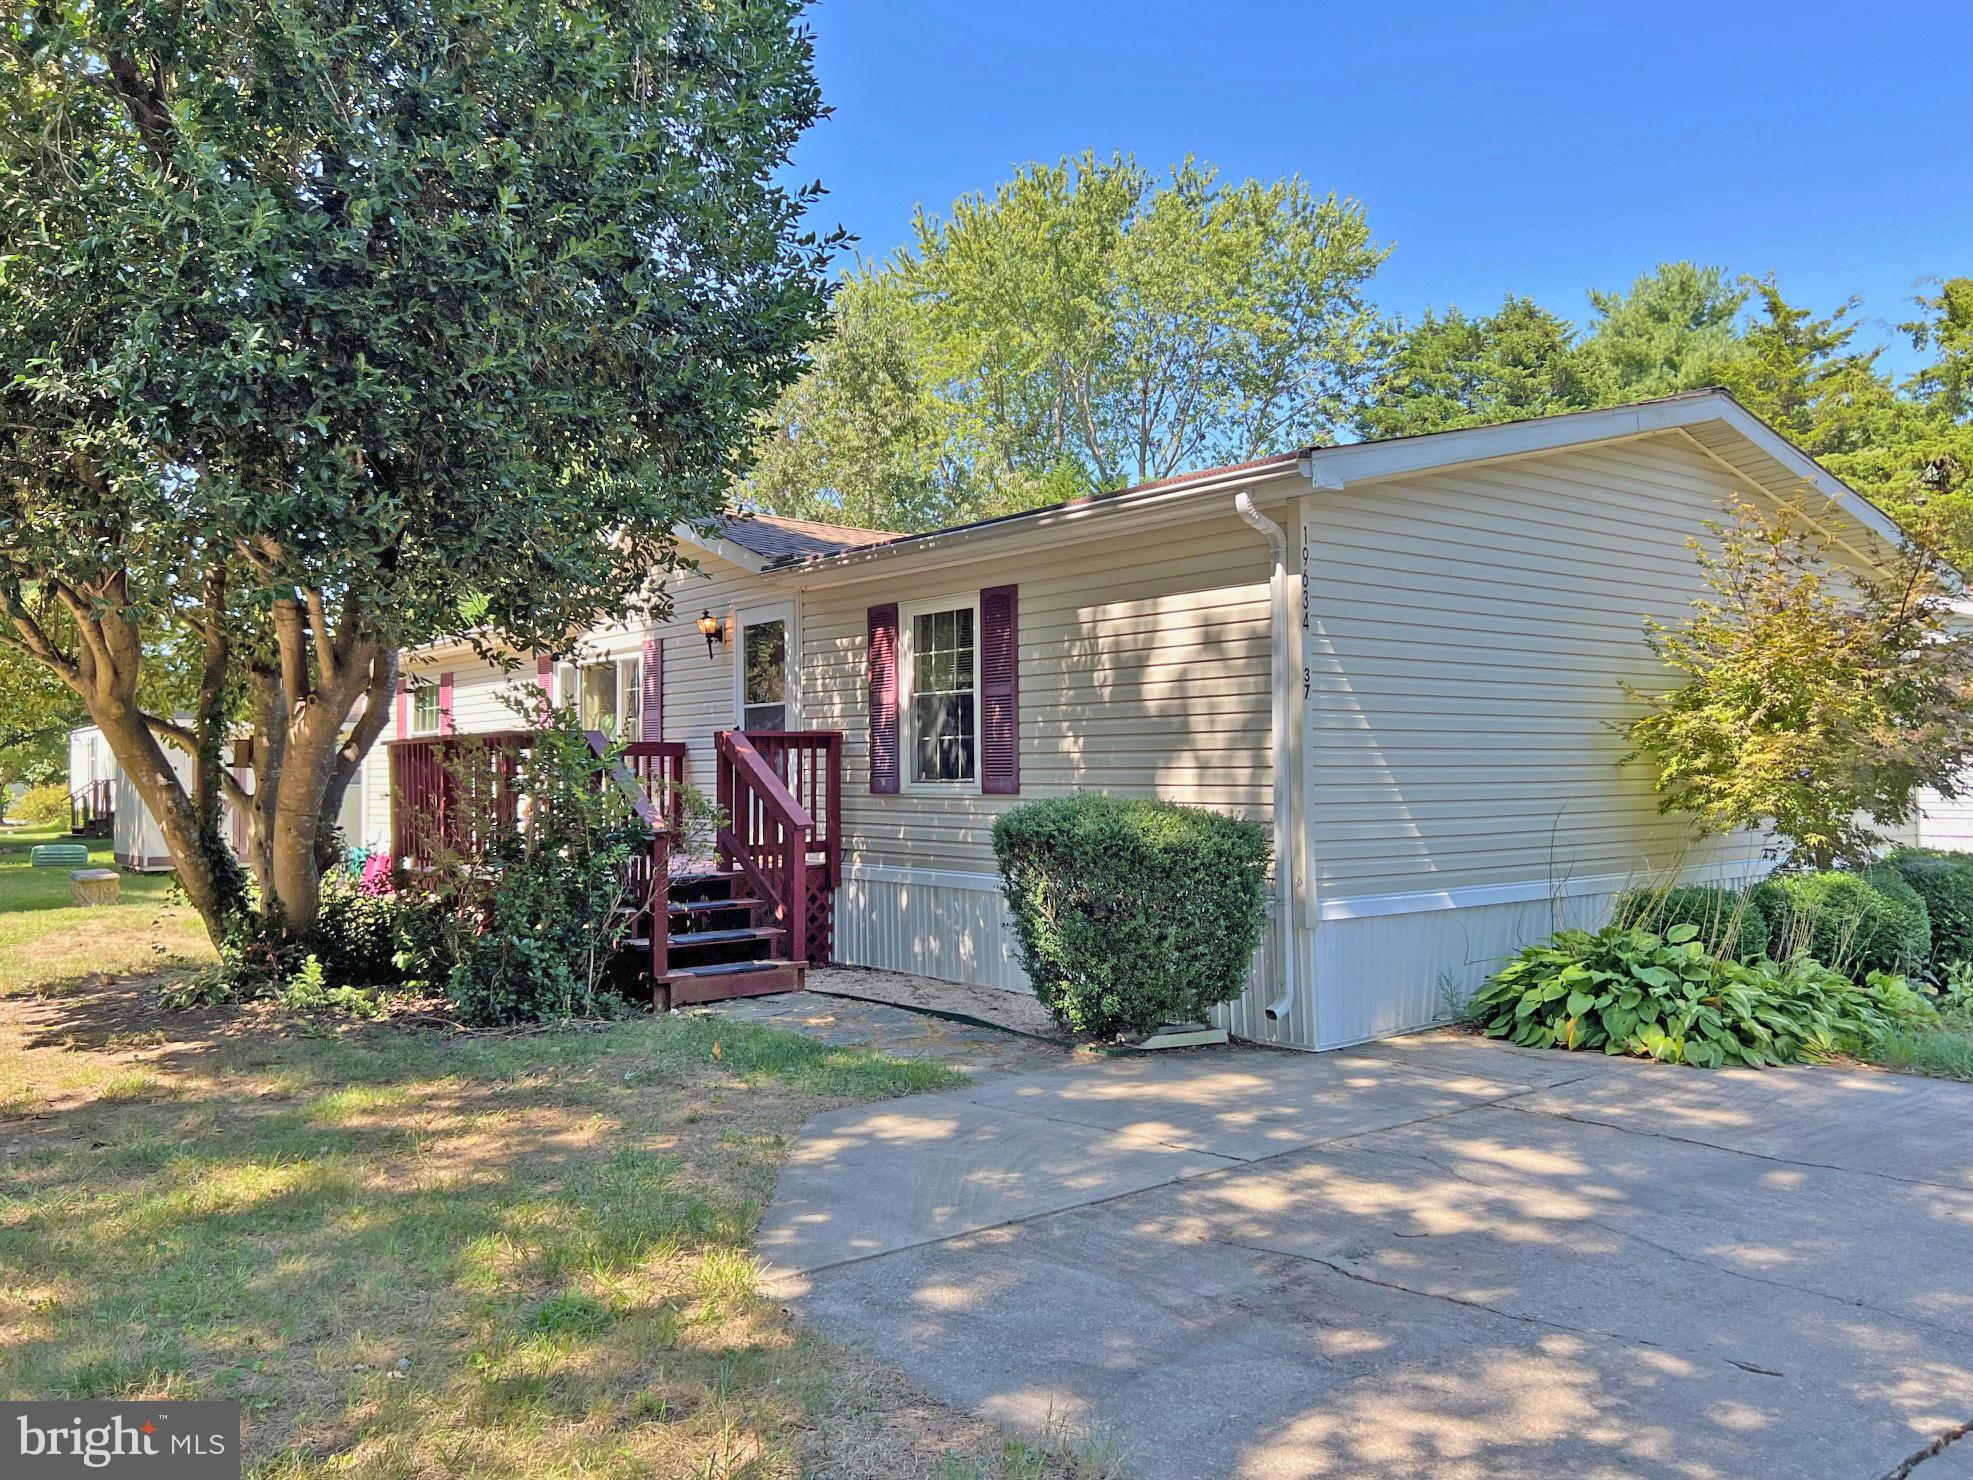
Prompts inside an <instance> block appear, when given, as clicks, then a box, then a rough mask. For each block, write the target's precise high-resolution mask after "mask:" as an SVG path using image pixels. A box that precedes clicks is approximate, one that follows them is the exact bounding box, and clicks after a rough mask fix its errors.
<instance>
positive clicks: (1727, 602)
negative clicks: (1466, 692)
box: [1625, 502, 1973, 867]
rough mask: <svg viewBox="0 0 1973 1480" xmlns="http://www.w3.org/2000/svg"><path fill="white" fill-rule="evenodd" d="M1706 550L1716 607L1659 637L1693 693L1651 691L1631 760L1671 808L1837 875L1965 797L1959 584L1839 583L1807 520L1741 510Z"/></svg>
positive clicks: (1925, 575) (1971, 664)
mask: <svg viewBox="0 0 1973 1480" xmlns="http://www.w3.org/2000/svg"><path fill="white" fill-rule="evenodd" d="M1712 530H1713V533H1715V534H1716V535H1717V537H1718V541H1719V543H1718V547H1717V548H1713V547H1711V546H1709V545H1707V544H1704V543H1702V542H1701V541H1698V540H1696V539H1695V540H1693V541H1691V542H1690V544H1691V547H1692V549H1693V551H1694V552H1695V555H1696V557H1697V559H1698V561H1699V566H1700V570H1701V573H1702V575H1703V577H1704V581H1705V585H1706V587H1707V590H1708V593H1709V594H1707V595H1704V596H1701V597H1699V598H1696V599H1695V600H1694V601H1693V602H1692V605H1691V614H1690V615H1689V616H1688V617H1686V618H1685V619H1684V620H1682V621H1680V622H1678V623H1675V624H1674V623H1665V622H1660V621H1656V620H1650V621H1647V622H1646V624H1645V638H1646V641H1647V642H1648V643H1649V644H1650V647H1651V650H1652V651H1653V652H1654V653H1655V654H1656V655H1657V656H1658V658H1659V660H1660V661H1661V662H1663V663H1664V665H1665V667H1666V668H1667V669H1668V670H1669V671H1670V674H1671V675H1672V676H1673V677H1674V678H1675V679H1677V680H1678V681H1679V682H1678V687H1675V688H1669V689H1664V690H1660V691H1657V692H1651V693H1645V692H1640V691H1639V690H1638V689H1637V688H1636V687H1635V686H1633V685H1630V684H1626V685H1625V689H1626V691H1627V692H1628V693H1629V694H1630V695H1631V697H1632V698H1634V699H1636V700H1638V701H1639V702H1640V703H1641V704H1642V705H1643V706H1644V707H1645V713H1643V714H1642V715H1641V716H1639V717H1638V718H1637V719H1635V720H1633V721H1631V722H1630V724H1629V725H1628V727H1627V733H1628V737H1629V739H1630V742H1631V745H1632V747H1633V749H1632V751H1631V753H1630V755H1629V756H1628V757H1627V759H1628V760H1632V761H1644V762H1646V763H1648V764H1649V765H1650V767H1651V769H1652V771H1653V773H1654V784H1655V787H1656V789H1657V791H1658V794H1659V809H1660V810H1661V811H1665V812H1673V811H1677V812H1683V813H1687V814H1689V815H1691V816H1692V817H1693V818H1695V819H1696V820H1697V822H1698V824H1699V827H1700V829H1701V831H1704V832H1711V833H1728V832H1734V831H1739V830H1743V829H1744V830H1749V831H1756V832H1758V831H1771V832H1773V833H1775V834H1777V835H1779V836H1780V837H1781V838H1783V839H1786V840H1787V841H1788V842H1789V843H1791V844H1793V845H1795V846H1796V847H1797V848H1799V849H1800V850H1801V851H1802V852H1803V853H1804V854H1806V855H1807V857H1808V858H1810V859H1811V860H1813V861H1814V862H1815V863H1816V864H1817V865H1818V866H1820V867H1827V866H1828V865H1829V864H1830V863H1832V862H1835V861H1838V860H1844V859H1848V860H1860V859H1863V858H1866V857H1868V856H1869V855H1870V853H1871V851H1872V850H1873V849H1874V848H1875V847H1876V846H1877V844H1878V843H1880V842H1881V834H1880V832H1879V830H1878V829H1879V828H1881V827H1888V826H1893V825H1896V824H1898V823H1901V822H1904V821H1905V820H1906V819H1908V818H1909V817H1910V816H1911V813H1912V809H1913V806H1914V805H1915V802H1914V799H1915V797H1916V795H1917V793H1918V791H1919V789H1920V788H1922V787H1932V788H1935V789H1936V790H1938V791H1939V792H1941V793H1943V794H1944V795H1946V796H1956V795H1958V794H1959V793H1960V791H1961V789H1962V787H1963V785H1964V782H1963V780H1962V777H1963V776H1964V774H1965V772H1966V768H1967V766H1968V764H1969V762H1973V638H1969V636H1968V634H1967V633H1966V632H1965V631H1964V630H1963V628H1961V627H1960V625H1959V624H1958V623H1957V622H1956V619H1955V618H1954V616H1953V612H1952V608H1951V602H1950V590H1949V587H1948V585H1947V582H1946V579H1945V573H1944V571H1943V569H1942V567H1941V566H1940V565H1939V564H1938V562H1937V561H1936V560H1934V559H1932V558H1931V557H1930V556H1927V555H1924V554H1921V553H1919V552H1916V551H1909V552H1906V554H1905V555H1904V556H1903V557H1902V558H1901V560H1900V561H1899V562H1898V567H1897V568H1896V569H1895V570H1894V571H1893V572H1892V573H1891V575H1890V576H1889V577H1888V578H1886V579H1882V580H1876V579H1870V578H1867V577H1864V576H1862V575H1859V574H1857V573H1855V572H1852V571H1847V570H1842V571H1839V570H1837V569H1836V568H1834V567H1833V566H1832V564H1831V562H1830V559H1829V556H1828V546H1827V541H1826V539H1825V538H1824V537H1823V536H1822V535H1821V534H1819V533H1817V532H1815V530H1814V526H1813V525H1812V523H1811V522H1810V521H1809V520H1808V518H1807V517H1806V515H1805V514H1804V512H1803V511H1802V510H1801V509H1800V508H1798V507H1795V506H1793V505H1790V506H1787V507H1784V508H1782V509H1781V510H1780V511H1779V512H1778V513H1774V514H1769V513H1767V512H1765V511H1764V510H1762V509H1761V508H1759V507H1757V506H1755V505H1753V504H1750V503H1744V502H1742V503H1736V504H1735V505H1734V506H1733V518H1732V520H1731V521H1730V522H1729V523H1726V524H1723V525H1715V526H1712Z"/></svg>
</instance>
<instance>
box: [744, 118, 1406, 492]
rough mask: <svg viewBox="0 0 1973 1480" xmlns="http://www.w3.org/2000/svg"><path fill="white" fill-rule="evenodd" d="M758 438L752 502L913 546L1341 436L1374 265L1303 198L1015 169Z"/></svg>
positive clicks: (1089, 170)
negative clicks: (907, 535) (942, 527)
mask: <svg viewBox="0 0 1973 1480" xmlns="http://www.w3.org/2000/svg"><path fill="white" fill-rule="evenodd" d="M913 238H914V239H913V241H912V242H911V244H910V245H909V246H907V247H905V248H904V249H903V250H901V251H899V252H897V253H895V254H894V255H893V256H892V257H891V258H889V259H888V260H887V261H885V262H884V263H882V264H881V265H879V266H876V267H872V268H870V269H868V270H867V271H866V272H865V273H864V274H863V275H861V276H860V277H858V278H857V279H855V280H853V281H852V283H851V284H850V285H849V287H848V289H847V290H846V291H845V292H844V293H843V294H842V295H841V297H840V300H839V305H838V310H839V311H838V313H837V315H836V318H835V321H834V328H835V331H836V338H835V341H834V343H832V345H831V346H830V347H829V348H828V349H826V350H825V351H824V352H823V353H822V354H821V355H820V356H819V357H818V360H817V364H816V369H815V371H814V373H813V374H812V375H811V376H809V377H808V379H807V380H805V381H804V382H803V383H802V384H801V385H800V386H799V387H798V388H796V389H795V390H793V391H791V392H790V393H789V394H788V396H787V397H786V398H785V399H784V400H783V401H782V403H781V404H780V405H779V406H778V407H777V408H776V411H775V414H774V416H773V417H772V418H770V421H769V425H770V430H769V433H768V436H767V439H766V444H765V447H764V450H763V454H762V458H761V463H760V467H759V470H758V472H757V473H756V475H755V476H754V478H753V480H752V482H751V484H750V485H749V488H750V492H751V493H752V495H753V496H754V497H755V498H756V499H758V500H759V501H760V502H762V503H764V504H766V505H768V506H770V507H773V508H776V509H780V510H783V511H786V512H797V513H805V514H811V515H815V514H820V515H823V516H834V517H845V518H854V519H858V520H860V521H863V522H877V523H881V524H885V525H887V526H889V527H892V528H900V529H916V528H924V527H927V526H929V525H932V524H936V523H939V522H944V521H947V520H949V519H951V518H954V517H971V516H978V515H982V514H989V513H1001V512H1006V511H1008V510H1012V509H1020V508H1026V507H1032V506H1033V505H1036V504H1040V503H1046V502H1049V501H1052V500H1055V499H1059V498H1064V497H1069V496H1073V495H1078V494H1084V493H1089V492H1094V491H1098V490H1103V489H1113V488H1118V487H1121V486H1123V485H1126V484H1130V483H1136V482H1143V481H1146V480H1150V479H1156V478H1162V477H1165V476H1167V475H1168V474H1171V473H1176V472H1181V471H1184V470H1185V469H1188V468H1194V467H1198V466H1201V465H1203V464H1208V463H1214V462H1230V461H1237V460H1240V459H1244V458H1250V457H1254V456H1257V455H1260V454H1263V453H1270V452H1276V451H1279V450H1282V449H1284V448H1293V447H1299V446H1303V445H1306V444H1307V443H1309V442H1312V441H1318V440H1322V439H1325V438H1327V437H1330V436H1332V435H1334V434H1335V432H1336V431H1337V430H1338V428H1339V427H1340V426H1341V425H1342V424H1343V423H1344V421H1345V419H1346V418H1347V416H1348V413H1349V411H1350V409H1351V407H1352V406H1353V405H1354V403H1355V397H1356V393H1357V389H1358V386H1359V384H1360V382H1361V381H1362V380H1363V378H1364V377H1365V375H1366V374H1367V372H1368V371H1369V369H1370V368H1371V365H1372V362H1373V354H1374V350H1375V347H1376V343H1377V329H1378V323H1379V320H1378V318H1377V315H1376V312H1375V310H1374V309H1373V308H1372V306H1371V305H1370V303H1369V301H1368V297H1367V294H1368V287H1369V283H1370V281H1371V279H1372V277H1373V276H1374V274H1375V273H1376V270H1377V267H1378V265H1379V264H1380V263H1381V262H1382V261H1383V260H1384V257H1385V255H1386V250H1385V248H1383V247H1381V246H1379V245H1378V244H1377V243H1376V242H1375V241H1374V240H1373V239H1372V237H1371V235H1370V228H1369V224H1368V221H1367V219H1366V216H1365V213H1364V211H1363V208H1362V207H1361V206H1360V205H1359V204H1357V203H1356V202H1355V201H1351V200H1341V199H1338V198H1337V197H1335V196H1333V195H1327V194H1322V193H1318V192H1317V191H1315V190H1313V189H1312V188H1311V187H1310V186H1309V185H1308V184H1307V182H1305V181H1303V180H1301V179H1300V178H1290V179H1285V180H1276V181H1271V182H1269V181H1260V180H1239V181H1229V180H1225V179H1222V178H1221V177H1220V176H1219V175H1218V174H1217V173H1216V172H1215V171H1214V170H1212V169H1211V168H1210V167H1207V166H1204V165H1200V164H1196V163H1194V162H1192V161H1189V160H1188V161H1186V162H1185V163H1183V164H1180V165H1178V166H1177V167H1176V168H1174V169H1172V170H1171V171H1169V172H1168V173H1166V174H1164V175H1160V174H1158V173H1157V172H1155V171H1152V170H1148V169H1146V168H1144V167H1143V166H1141V165H1139V164H1138V163H1137V162H1136V161H1135V160H1134V159H1131V158H1129V157H1127V156H1118V157H1114V158H1111V159H1100V158H1097V157H1096V156H1094V155H1092V154H1085V155H1082V156H1081V157H1079V158H1077V159H1073V160H1068V159H1065V160H1063V161H1061V162H1060V163H1059V164H1055V165H1047V164H1034V165H1027V166H1024V167H1022V168H1021V169H1019V170H1017V171H1016V172H1015V174H1014V176H1013V178H1012V179H1010V180H1008V181H1007V182H1005V183H1004V184H1002V185H1000V186H999V187H998V188H996V189H995V190H994V191H993V192H992V193H991V194H987V195H976V196H969V197H966V198H964V199H962V200H960V201H958V202H956V203H955V204H954V206H953V208H952V210H951V212H950V214H949V215H946V216H943V217H941V216H934V215H929V214H924V213H921V214H920V215H919V217H918V218H917V220H916V222H915V223H914V229H913Z"/></svg>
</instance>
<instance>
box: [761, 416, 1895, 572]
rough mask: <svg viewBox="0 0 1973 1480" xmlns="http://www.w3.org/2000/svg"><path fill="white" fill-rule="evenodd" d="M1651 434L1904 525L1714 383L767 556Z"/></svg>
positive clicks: (1043, 527) (836, 563) (1017, 525)
mask: <svg viewBox="0 0 1973 1480" xmlns="http://www.w3.org/2000/svg"><path fill="white" fill-rule="evenodd" d="M1661 432H1678V433H1681V434H1683V435H1684V436H1685V437H1687V438H1688V439H1689V440H1690V441H1691V442H1692V443H1693V444H1694V445H1695V446H1696V447H1697V448H1698V449H1699V450H1700V451H1701V452H1703V453H1705V454H1706V455H1708V456H1709V457H1711V458H1713V459H1714V460H1715V461H1717V462H1719V463H1721V464H1722V465H1723V466H1725V467H1726V468H1727V469H1728V471H1730V472H1732V473H1733V474H1735V475H1736V476H1738V477H1741V478H1745V479H1747V480H1748V481H1750V482H1752V483H1754V484H1756V485H1758V486H1760V487H1761V488H1763V489H1765V490H1766V491H1768V492H1770V493H1772V494H1775V495H1776V496H1779V497H1787V496H1788V495H1790V494H1792V493H1794V492H1796V491H1797V490H1799V489H1801V488H1802V487H1804V486H1805V485H1806V486H1807V487H1808V488H1810V489H1812V490H1814V491H1815V492H1816V493H1817V494H1819V495H1821V496H1822V497H1823V498H1825V499H1826V500H1828V502H1829V503H1831V504H1833V505H1835V506H1837V507H1839V508H1841V509H1843V510H1844V512H1846V513H1847V514H1849V515H1850V516H1851V517H1852V518H1853V519H1855V520H1856V522H1857V523H1858V524H1860V525H1861V526H1863V527H1864V528H1865V529H1867V530H1869V531H1870V532H1871V533H1872V534H1874V535H1876V536H1877V537H1879V538H1880V539H1882V540H1884V541H1885V542H1886V543H1888V544H1891V545H1896V544H1898V543H1900V542H1901V541H1902V540H1903V539H1904V532H1903V530H1901V529H1900V528H1899V527H1898V525H1897V523H1896V521H1894V520H1893V519H1892V518H1891V517H1890V516H1889V515H1888V514H1886V513H1884V511H1883V510H1881V509H1879V508H1878V507H1877V506H1876V505H1875V504H1873V503H1871V502H1870V501H1869V500H1868V499H1866V498H1865V497H1864V496H1863V495H1862V494H1860V493H1858V492H1857V491H1856V490H1855V489H1853V488H1851V487H1850V486H1849V485H1848V484H1846V483H1844V482H1843V481H1842V480H1841V479H1839V478H1837V477H1836V476H1835V475H1834V474H1833V473H1831V472H1829V471H1828V470H1827V469H1825V468H1823V467H1821V466H1820V465H1819V464H1818V463H1816V461H1815V460H1814V459H1813V458H1811V457H1810V456H1809V455H1808V454H1807V453H1805V452H1803V451H1802V450H1801V449H1800V448H1798V447H1796V446H1795V445H1794V444H1793V443H1792V442H1790V441H1789V440H1788V439H1787V438H1785V437H1783V436H1782V435H1781V434H1780V433H1779V432H1777V431H1775V430H1774V428H1772V427H1770V426H1769V425H1768V424H1767V423H1766V422H1764V421H1762V420H1761V419H1760V418H1759V417H1758V416H1755V415H1754V413H1753V412H1751V411H1749V410H1748V409H1747V408H1746V407H1745V406H1742V405H1741V404H1740V402H1739V401H1737V400H1735V399H1734V398H1733V396H1732V395H1731V394H1730V393H1728V392H1727V391H1724V390H1718V389H1714V390H1700V391H1685V392H1681V393H1680V394H1678V395H1674V396H1665V397H1661V398H1658V399H1655V400H1649V401H1637V402H1632V403H1630V404H1628V405H1623V406H1611V407H1605V408H1601V409H1598V410H1592V411H1567V412H1562V413H1559V414H1557V415H1554V416H1538V417H1530V418H1528V419H1526V420H1523V421H1510V422H1497V423H1494V424H1492V425H1489V426H1478V427H1462V428H1459V429H1457V430H1453V431H1445V432H1423V433H1419V434H1416V435H1414V436H1409V437H1389V438H1384V439H1381V440H1378V441H1370V442H1348V443H1338V444H1336V445H1333V446H1324V447H1309V448H1304V449H1302V450H1301V451H1299V452H1285V453H1279V454H1277V455H1275V456H1273V457H1265V458H1258V459H1255V460H1253V461H1251V462H1243V463H1231V464H1228V465H1227V466H1224V467H1217V468H1202V469H1200V470H1198V471H1196V472H1191V473H1181V474H1179V475H1177V476H1176V477H1171V478H1163V479H1159V480H1157V481H1156V482H1151V483H1140V484H1137V485H1135V486H1133V487H1130V488H1124V489H1119V490H1117V491H1115V492H1113V493H1099V494H1091V495H1088V496H1086V497H1083V498H1079V499H1072V500H1070V501H1068V502H1066V503H1060V504H1051V505H1048V506H1047V507H1045V508H1039V509H1028V510H1024V511H1023V512H1021V513H1018V514H1005V515H1001V516H999V517H997V518H993V519H981V520H977V521H975V522H973V523H970V524H960V525H954V526H951V527H949V528H946V529H938V530H932V531H930V532H929V533H925V534H909V535H900V534H892V533H884V532H880V531H871V530H864V531H855V530H850V531H843V530H841V529H840V527H839V526H820V527H821V528H829V529H837V530H838V532H839V533H845V534H853V535H861V536H862V537H863V538H862V539H861V541H860V542H858V543H852V544H845V545H842V546H840V547H838V548H836V549H833V550H827V551H815V552H813V553H807V554H801V555H796V556H792V557H783V558H782V559H780V560H777V561H775V562H773V565H774V568H775V569H777V570H781V571H796V570H798V571H803V572H810V571H812V572H815V573H816V574H818V575H819V574H822V573H824V572H828V571H833V570H847V569H848V568H851V567H855V566H861V565H862V564H864V563H866V562H871V561H877V560H892V559H908V558H911V557H913V556H914V555H915V554H922V555H924V556H925V557H926V558H927V559H932V558H933V552H935V551H943V550H947V549H950V548H951V547H953V546H958V545H965V546H971V545H973V544H974V543H976V542H982V541H984V542H988V543H996V542H998V541H1000V540H1003V539H1005V540H1013V539H1015V538H1017V537H1018V536H1020V535H1023V534H1029V533H1031V534H1034V535H1037V536H1039V535H1042V534H1044V533H1045V532H1051V531H1052V532H1054V533H1056V534H1060V533H1062V532H1064V531H1063V528H1062V527H1063V526H1064V525H1068V524H1071V523H1080V522H1082V521H1083V520H1085V519H1088V520H1092V521H1098V522H1107V518H1108V517H1111V516H1114V517H1119V518H1122V517H1129V518H1132V519H1146V518H1149V517H1150V510H1151V509H1152V508H1154V507H1156V508H1160V509H1169V508H1170V506H1171V505H1173V504H1175V503H1183V502H1190V501H1198V500H1202V499H1204V498H1206V497H1207V496H1210V495H1214V494H1221V493H1225V492H1227V491H1229V490H1231V489H1234V488H1240V487H1245V486H1248V485H1251V484H1253V483H1256V482H1262V481H1265V480H1268V479H1276V478H1281V477H1283V475H1286V474H1291V473H1295V472H1299V473H1300V474H1301V476H1302V479H1304V480H1306V481H1305V482H1303V483H1302V484H1301V485H1300V488H1299V490H1296V489H1292V488H1291V489H1289V490H1287V491H1289V492H1293V491H1303V492H1306V491H1308V490H1309V489H1310V488H1313V489H1314V490H1315V491H1316V492H1318V493H1319V492H1321V491H1322V490H1325V489H1329V490H1335V489H1341V488H1344V487H1347V486H1349V485H1351V484H1355V483H1362V482H1366V481H1371V480H1374V479H1379V478H1393V477H1404V476H1416V475H1419V474H1425V473H1431V472H1436V471H1439V470H1441V469H1446V468H1454V467H1460V466H1463V465H1466V464H1471V463H1476V462H1492V461H1497V460H1500V459H1504V458H1513V457H1526V456H1529V455H1532V454H1536V453H1542V452H1555V451H1561V450H1563V449H1566V448H1570V447H1583V446H1589V445H1591V444H1593V443H1598V442H1610V441H1618V440H1626V439H1629V438H1634V437H1648V436H1653V435H1656V434H1658V433H1661ZM954 558H956V556H955V557H954Z"/></svg>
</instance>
